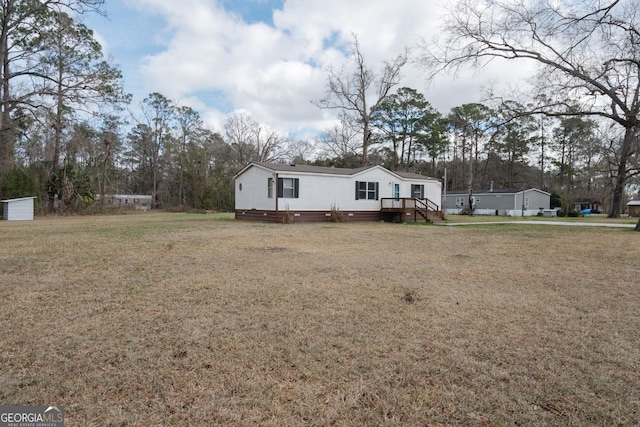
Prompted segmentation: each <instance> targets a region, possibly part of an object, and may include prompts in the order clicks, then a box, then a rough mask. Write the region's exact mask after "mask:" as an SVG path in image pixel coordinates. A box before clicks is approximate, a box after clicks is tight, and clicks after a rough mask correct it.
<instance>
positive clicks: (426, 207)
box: [380, 197, 442, 218]
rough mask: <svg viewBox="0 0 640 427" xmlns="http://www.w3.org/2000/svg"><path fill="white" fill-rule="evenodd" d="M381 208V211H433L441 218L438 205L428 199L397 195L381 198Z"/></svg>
mask: <svg viewBox="0 0 640 427" xmlns="http://www.w3.org/2000/svg"><path fill="white" fill-rule="evenodd" d="M380 200H381V210H382V211H383V212H415V211H424V215H426V214H427V212H434V213H435V214H436V215H437V216H438V217H440V218H442V213H441V210H440V207H439V206H438V205H437V204H436V203H434V202H433V201H431V200H429V199H415V198H413V197H397V198H387V197H385V198H382V199H380Z"/></svg>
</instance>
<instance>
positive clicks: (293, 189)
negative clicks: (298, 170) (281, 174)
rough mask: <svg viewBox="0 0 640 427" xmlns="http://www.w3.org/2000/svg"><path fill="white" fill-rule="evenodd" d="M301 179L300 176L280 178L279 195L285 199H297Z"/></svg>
mask: <svg viewBox="0 0 640 427" xmlns="http://www.w3.org/2000/svg"><path fill="white" fill-rule="evenodd" d="M299 187H300V180H299V179H298V178H278V197H281V198H283V199H297V198H298V196H299Z"/></svg>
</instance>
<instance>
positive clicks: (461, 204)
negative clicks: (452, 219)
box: [456, 197, 464, 208]
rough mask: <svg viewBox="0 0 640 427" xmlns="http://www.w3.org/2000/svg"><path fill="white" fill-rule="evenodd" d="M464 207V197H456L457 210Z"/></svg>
mask: <svg viewBox="0 0 640 427" xmlns="http://www.w3.org/2000/svg"><path fill="white" fill-rule="evenodd" d="M463 207H464V197H456V208H463Z"/></svg>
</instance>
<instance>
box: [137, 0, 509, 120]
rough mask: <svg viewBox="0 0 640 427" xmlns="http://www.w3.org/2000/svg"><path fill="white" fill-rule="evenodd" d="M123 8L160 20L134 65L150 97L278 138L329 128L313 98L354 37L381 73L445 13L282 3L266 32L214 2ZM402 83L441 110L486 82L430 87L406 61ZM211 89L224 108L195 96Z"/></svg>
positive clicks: (156, 2)
mask: <svg viewBox="0 0 640 427" xmlns="http://www.w3.org/2000/svg"><path fill="white" fill-rule="evenodd" d="M129 4H131V5H134V6H135V7H136V10H137V11H138V13H141V14H144V13H147V14H148V13H151V14H157V15H158V16H159V17H160V18H161V19H162V22H164V28H160V29H157V31H156V34H155V35H154V37H156V38H155V40H156V41H157V42H160V43H161V46H160V48H159V51H157V52H155V53H151V54H149V55H147V56H145V57H144V58H143V59H141V61H140V64H139V72H140V74H141V79H140V81H142V82H144V86H145V87H144V90H146V93H149V92H161V93H163V94H164V95H166V96H168V97H169V98H172V99H181V100H183V101H182V102H183V103H185V102H189V105H190V106H192V107H193V108H197V109H198V110H199V111H201V113H202V115H203V117H204V118H205V121H206V122H207V123H209V124H214V123H215V124H216V125H217V126H218V125H219V123H220V121H221V120H222V118H223V117H224V114H225V113H227V112H229V110H233V109H244V110H246V111H249V112H250V113H251V115H252V116H253V118H254V119H256V120H258V121H259V122H262V123H266V124H268V125H270V126H271V127H274V128H276V129H279V130H280V131H281V132H287V131H297V130H300V129H313V128H317V129H322V127H323V126H327V124H328V123H329V120H330V113H329V112H327V111H322V110H320V109H318V107H316V106H314V105H313V104H312V103H311V100H316V99H319V98H321V97H322V96H323V95H324V92H325V84H326V76H327V75H326V69H327V67H328V66H330V65H334V66H340V65H342V63H344V62H345V61H346V60H347V58H346V56H345V54H347V55H348V53H349V49H350V44H351V42H352V34H356V35H357V37H358V40H359V43H360V47H361V51H362V53H363V55H364V56H365V58H366V61H367V63H368V64H369V65H370V66H371V68H373V69H374V70H378V69H380V66H381V64H382V62H383V61H384V60H388V59H391V58H393V57H395V56H396V55H398V54H399V53H401V52H402V51H403V50H404V48H405V47H412V46H415V44H416V42H417V40H418V38H419V37H425V38H427V39H428V38H430V37H432V35H433V34H434V32H435V31H437V27H438V22H440V17H439V14H440V13H441V9H440V8H439V7H438V6H437V5H436V4H435V3H434V2H426V1H424V0H399V1H396V2H389V1H386V0H349V1H344V0H317V1H310V0H287V1H285V3H284V5H283V8H282V10H277V11H275V12H274V15H273V22H274V26H270V25H267V24H265V23H252V24H248V23H246V22H244V21H243V20H242V19H240V18H239V17H238V16H237V15H236V14H233V13H231V12H229V11H226V10H224V9H223V8H221V7H220V6H219V3H218V2H216V1H212V0H182V1H179V2H178V1H175V0H137V1H134V0H129ZM501 67H502V68H501ZM490 68H491V69H490V70H489V71H490V73H489V74H491V75H492V77H491V78H494V79H496V78H497V79H498V80H500V79H502V80H505V79H507V76H512V75H514V74H519V72H516V71H515V70H514V69H504V65H499V66H494V65H492V66H491V67H490ZM403 77H404V78H403V81H402V82H401V85H402V86H410V87H413V88H415V89H417V90H419V91H422V92H423V93H425V95H426V96H427V99H428V100H429V101H430V102H431V103H432V104H433V105H434V106H436V107H437V108H439V109H440V110H441V111H442V112H443V113H446V112H447V111H448V109H449V108H451V107H452V106H455V105H459V104H461V103H464V102H476V101H479V100H480V95H481V91H480V89H481V87H482V86H483V81H486V77H482V78H480V77H479V76H473V75H467V74H464V75H463V76H461V78H460V79H459V80H452V79H450V78H448V77H446V76H443V77H441V78H439V79H437V80H436V82H435V84H434V85H432V86H431V87H429V88H428V87H427V83H426V82H425V80H424V73H423V72H422V70H420V69H419V68H417V67H415V66H413V65H407V67H406V68H405V69H404V71H403ZM486 84H487V83H486V82H485V83H484V86H486ZM214 92H215V93H222V94H224V100H225V105H224V106H222V105H220V104H217V103H212V102H210V101H209V100H207V99H204V98H203V97H202V96H201V95H200V94H202V93H214ZM218 130H221V128H218Z"/></svg>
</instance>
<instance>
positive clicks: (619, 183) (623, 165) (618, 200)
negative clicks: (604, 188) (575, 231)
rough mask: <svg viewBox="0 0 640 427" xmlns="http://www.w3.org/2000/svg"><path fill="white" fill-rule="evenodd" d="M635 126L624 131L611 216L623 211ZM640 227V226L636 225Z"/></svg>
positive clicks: (614, 216)
mask: <svg viewBox="0 0 640 427" xmlns="http://www.w3.org/2000/svg"><path fill="white" fill-rule="evenodd" d="M635 130H636V129H635V128H634V127H628V128H626V129H625V132H624V140H623V141H622V146H621V147H620V157H619V158H620V162H619V163H618V170H617V175H616V181H615V184H614V187H613V200H612V202H611V210H610V211H609V218H620V214H621V213H622V196H623V193H624V185H625V183H626V181H627V159H628V158H629V153H630V152H631V143H632V142H633V139H634V138H635ZM636 229H638V227H636Z"/></svg>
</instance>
